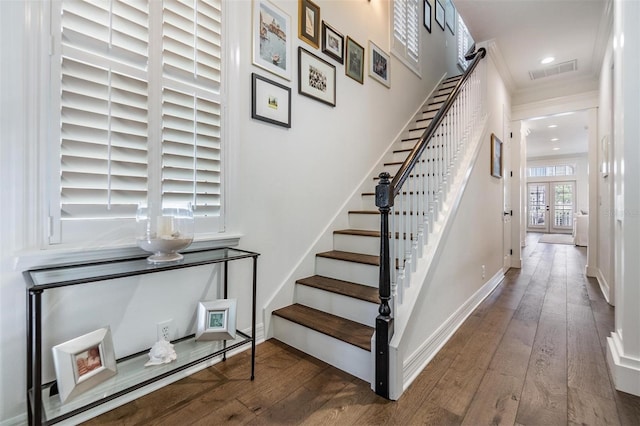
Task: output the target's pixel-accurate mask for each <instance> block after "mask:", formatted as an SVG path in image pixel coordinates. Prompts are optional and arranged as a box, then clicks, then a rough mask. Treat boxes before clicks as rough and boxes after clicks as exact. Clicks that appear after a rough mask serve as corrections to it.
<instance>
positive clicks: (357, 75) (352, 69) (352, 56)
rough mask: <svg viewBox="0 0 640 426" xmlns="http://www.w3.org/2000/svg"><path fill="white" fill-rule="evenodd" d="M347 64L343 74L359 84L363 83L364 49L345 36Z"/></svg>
mask: <svg viewBox="0 0 640 426" xmlns="http://www.w3.org/2000/svg"><path fill="white" fill-rule="evenodd" d="M346 60H347V63H346V64H345V67H344V72H345V74H347V75H348V76H349V77H351V78H352V79H354V80H355V81H357V82H358V83H360V84H363V83H364V47H362V46H361V45H360V44H358V43H357V42H356V41H355V40H353V39H352V38H351V37H349V36H347V58H346Z"/></svg>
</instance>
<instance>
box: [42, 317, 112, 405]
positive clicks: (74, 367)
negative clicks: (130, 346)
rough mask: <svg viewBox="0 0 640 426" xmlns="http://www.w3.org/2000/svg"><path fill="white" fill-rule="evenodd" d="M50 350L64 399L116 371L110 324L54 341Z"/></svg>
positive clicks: (71, 396)
mask: <svg viewBox="0 0 640 426" xmlns="http://www.w3.org/2000/svg"><path fill="white" fill-rule="evenodd" d="M52 352H53V362H54V364H55V370H56V380H57V382H58V392H59V393H60V400H61V401H62V402H63V403H64V402H67V401H68V400H70V399H71V398H73V397H74V396H77V395H79V394H81V393H83V392H84V391H86V390H87V389H90V388H92V387H94V386H95V385H97V384H98V383H100V382H103V381H104V380H106V379H108V378H109V377H112V376H115V374H116V358H115V353H114V350H113V340H112V338H111V329H110V328H109V327H105V328H101V329H99V330H96V331H92V332H91V333H88V334H85V335H83V336H80V337H76V338H75V339H72V340H69V341H67V342H64V343H61V344H59V345H56V346H54V347H53V348H52Z"/></svg>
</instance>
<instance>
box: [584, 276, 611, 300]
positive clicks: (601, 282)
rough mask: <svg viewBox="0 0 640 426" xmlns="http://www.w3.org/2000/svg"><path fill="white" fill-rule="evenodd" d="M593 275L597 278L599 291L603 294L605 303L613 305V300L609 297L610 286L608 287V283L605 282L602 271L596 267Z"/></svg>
mask: <svg viewBox="0 0 640 426" xmlns="http://www.w3.org/2000/svg"><path fill="white" fill-rule="evenodd" d="M587 276H591V275H587ZM593 276H595V278H596V279H597V280H598V285H599V286H600V292H601V293H602V295H603V296H604V298H605V300H606V301H607V303H608V304H610V305H611V306H615V302H614V300H612V299H611V288H610V287H609V283H608V282H607V279H606V278H605V277H604V275H603V274H602V271H601V270H600V268H598V269H597V271H596V273H595V275H593Z"/></svg>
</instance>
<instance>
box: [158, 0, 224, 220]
mask: <svg viewBox="0 0 640 426" xmlns="http://www.w3.org/2000/svg"><path fill="white" fill-rule="evenodd" d="M220 18H221V12H220V8H219V7H218V6H215V5H214V3H213V2H204V1H201V2H194V1H181V2H172V3H170V4H169V5H167V6H166V8H165V10H164V20H163V35H162V41H163V59H164V62H163V76H164V86H165V89H164V90H163V93H162V123H163V125H162V140H163V143H162V200H163V203H169V204H171V203H175V202H191V203H192V206H193V209H194V215H195V216H215V215H218V214H219V213H220V193H221V192H220V94H219V89H220V39H221V33H220V32H221V25H220V21H221V19H220ZM186 46H188V48H187V47H186ZM174 79H175V80H177V81H179V82H180V83H181V84H180V85H177V84H176V85H174V84H172V80H174Z"/></svg>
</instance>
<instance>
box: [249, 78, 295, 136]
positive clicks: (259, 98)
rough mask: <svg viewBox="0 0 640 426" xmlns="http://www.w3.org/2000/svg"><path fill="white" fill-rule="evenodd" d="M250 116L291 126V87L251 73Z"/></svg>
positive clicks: (283, 125)
mask: <svg viewBox="0 0 640 426" xmlns="http://www.w3.org/2000/svg"><path fill="white" fill-rule="evenodd" d="M251 118H255V119H256V120H261V121H265V122H267V123H271V124H277V125H278V126H282V127H287V128H290V127H291V89H290V88H288V87H286V86H283V85H282V84H279V83H276V82H275V81H271V80H269V79H267V78H264V77H262V76H260V75H258V74H256V73H252V74H251Z"/></svg>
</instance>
